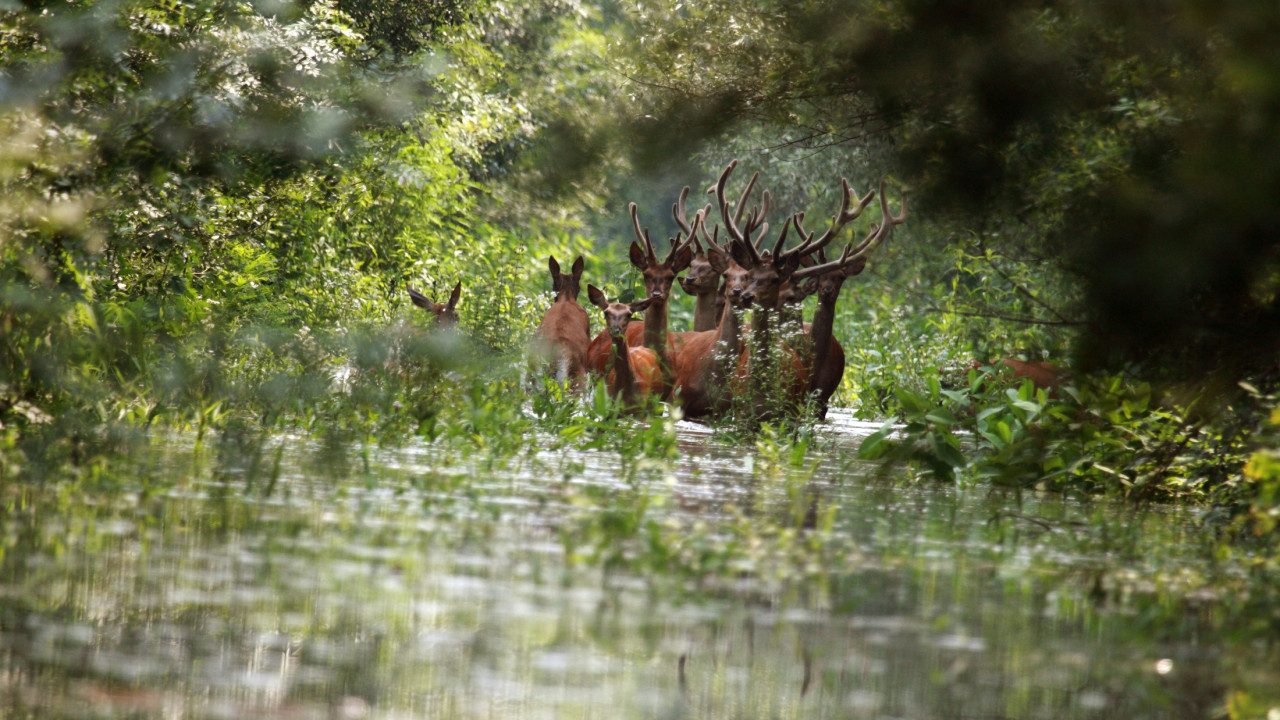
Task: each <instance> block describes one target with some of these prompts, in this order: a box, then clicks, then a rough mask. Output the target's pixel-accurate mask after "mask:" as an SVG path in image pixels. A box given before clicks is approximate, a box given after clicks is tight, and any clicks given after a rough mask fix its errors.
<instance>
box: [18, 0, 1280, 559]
mask: <svg viewBox="0 0 1280 720" xmlns="http://www.w3.org/2000/svg"><path fill="white" fill-rule="evenodd" d="M1278 24H1280V11H1278V10H1276V9H1275V8H1274V7H1273V4H1269V3H1263V2H1260V1H1258V2H1243V3H1240V2H1237V3H1231V4H1225V3H1213V2H1192V1H1191V0H1164V1H1158V0H1157V1H1153V2H1147V3H1141V4H1131V3H1118V2H1117V3H1112V2H1105V1H1104V0H1075V1H1068V2H1049V1H1043V0H1042V1H1036V0H1013V1H1011V2H1003V3H954V2H928V1H926V0H915V1H912V2H875V1H872V0H845V1H833V2H820V3H807V4H799V5H797V4H794V3H789V2H774V1H773V0H759V1H758V2H753V3H749V4H746V5H744V4H742V3H739V2H707V3H698V4H696V5H688V4H685V3H671V2H666V1H665V0H654V1H653V2H641V3H638V4H634V5H630V4H628V5H614V4H609V3H603V4H592V3H589V2H550V1H548V2H529V3H504V2H491V3H483V2H477V3H467V2H459V3H457V4H448V3H443V4H442V3H425V2H423V3H414V2H397V3H373V2H370V3H359V2H350V3H347V2H337V3H332V2H313V3H297V4H289V3H280V4H269V3H263V4H259V5H252V6H251V5H248V4H237V3H226V2H205V1H203V0H196V1H195V2H186V3H148V2H141V1H131V2H122V3H114V4H101V3H94V2H72V3H66V4H56V5H54V4H50V5H38V6H37V5H34V4H33V5H31V6H28V7H24V8H20V9H4V10H0V58H2V62H3V65H2V66H0V99H2V100H3V102H2V103H0V107H3V108H4V109H3V111H0V148H2V149H0V192H2V193H3V197H4V200H3V201H0V233H2V235H0V323H2V324H3V332H4V346H3V348H0V427H2V428H3V429H2V430H0V432H2V433H3V436H2V442H3V447H2V448H0V477H4V478H5V479H6V480H14V479H21V480H24V481H28V482H38V481H41V480H50V479H56V478H63V477H76V476H79V477H83V478H103V477H109V476H110V475H111V473H110V472H109V470H110V468H111V463H112V460H113V458H116V457H119V455H120V454H121V453H125V452H127V451H128V449H129V448H130V447H131V446H132V445H133V444H134V443H141V442H146V441H147V438H148V434H149V433H153V432H156V431H158V430H163V429H168V428H176V429H180V430H186V429H192V430H194V431H195V432H197V433H199V434H200V435H201V436H204V435H205V434H206V433H215V434H217V436H218V437H220V438H222V439H223V440H224V441H226V442H234V443H237V444H238V445H237V447H244V448H248V449H249V450H247V451H246V452H250V453H252V451H253V450H252V449H253V448H255V447H256V448H258V452H261V446H262V443H263V440H264V439H265V438H266V437H268V435H269V434H270V433H272V432H276V431H279V430H281V429H284V428H294V429H300V430H303V431H305V432H308V433H312V434H314V435H317V436H321V437H324V438H326V439H327V440H328V441H330V442H331V443H332V444H333V446H334V447H340V446H342V445H343V444H344V443H348V442H352V441H364V442H373V441H379V440H384V441H385V440H393V439H397V438H403V437H406V436H411V435H419V436H422V437H425V438H428V439H430V440H432V441H441V442H458V443H475V444H494V443H497V444H503V443H510V444H515V445H518V444H519V443H520V442H521V437H522V434H523V432H524V431H525V430H526V429H527V427H528V426H529V425H530V424H536V425H539V426H540V427H544V428H550V429H552V430H554V431H556V432H559V433H561V437H562V438H564V439H565V441H572V440H573V439H574V438H588V439H590V438H593V437H598V433H599V432H600V431H599V430H590V429H584V425H583V422H584V421H583V420H581V418H580V417H577V418H576V419H575V415H574V413H573V412H572V409H573V402H574V401H573V400H571V399H566V398H563V397H561V396H560V395H558V394H556V393H557V392H558V391H556V390H555V389H551V390H549V391H546V392H549V393H551V394H550V395H547V394H540V395H537V396H536V401H535V402H534V405H533V416H532V417H530V416H526V415H525V414H523V413H521V412H520V411H519V408H518V407H511V405H512V404H513V403H514V402H515V401H514V400H513V398H516V397H520V392H522V389H521V385H522V383H523V382H524V380H523V378H522V376H523V375H524V372H525V366H524V364H523V361H522V360H521V357H522V352H523V349H524V346H525V342H526V340H527V338H528V337H529V335H530V334H531V332H532V330H533V328H534V327H536V325H537V323H538V320H539V318H540V316H541V313H542V312H543V310H544V309H545V308H546V306H547V304H548V303H549V298H550V296H549V295H548V293H547V292H546V291H547V289H548V284H547V278H546V272H545V270H544V268H545V257H546V256H547V255H548V254H555V255H556V256H557V257H559V258H560V259H561V261H562V262H563V261H564V260H566V259H571V258H573V257H574V256H576V255H578V254H583V255H585V256H586V258H587V261H588V270H587V279H588V280H589V281H590V282H592V283H593V284H595V285H598V286H600V287H601V288H603V289H604V290H605V291H606V293H607V294H608V296H609V297H611V298H615V297H618V296H619V295H620V294H621V295H622V296H623V297H624V299H630V297H633V296H632V295H630V294H629V293H632V292H634V291H635V290H636V289H637V288H638V285H639V278H638V276H637V275H636V273H634V272H633V271H632V270H631V269H630V268H629V266H628V264H627V263H626V255H625V242H624V239H625V241H629V237H628V234H629V221H628V220H627V218H626V215H625V206H626V203H627V202H628V201H635V202H637V203H639V204H640V206H641V207H642V208H643V210H642V212H643V214H644V217H645V218H646V222H647V223H651V224H653V226H654V233H655V236H658V235H662V234H664V233H665V234H669V235H674V234H675V227H674V225H672V224H669V223H668V221H667V220H666V217H667V213H666V211H665V208H666V207H667V206H669V205H670V203H671V202H672V201H673V200H674V198H675V195H676V193H677V192H678V190H679V188H680V187H681V186H683V185H686V184H687V185H691V186H693V187H695V188H699V189H700V188H702V187H705V185H706V184H707V183H710V182H711V181H713V180H714V175H715V172H716V171H718V169H719V168H721V167H723V166H724V164H725V163H726V162H727V161H728V159H730V158H733V157H741V158H744V163H745V164H748V165H750V166H752V167H755V168H759V169H761V170H762V177H763V178H764V183H765V184H766V186H767V187H769V189H770V190H771V192H772V193H773V194H774V197H775V199H776V202H777V204H778V205H779V206H781V207H785V208H789V209H795V210H798V209H805V210H807V211H808V213H809V216H810V217H827V216H829V215H830V213H831V212H833V211H834V208H835V207H836V206H837V205H838V194H839V188H840V183H839V179H840V177H842V176H845V177H848V178H849V180H850V182H851V184H852V185H853V186H855V187H856V188H864V189H865V188H870V187H873V186H874V184H875V182H876V181H877V180H879V179H881V178H884V177H889V178H890V179H891V180H892V181H893V182H894V183H896V184H897V185H898V186H901V187H905V188H907V189H909V190H910V191H911V192H912V193H913V195H914V199H913V201H912V202H913V215H912V218H911V221H910V222H909V223H908V224H907V225H906V226H904V227H903V228H902V229H901V230H900V231H899V232H898V234H897V235H896V236H895V237H894V239H893V242H892V243H891V244H890V245H889V246H888V247H886V248H883V249H882V250H881V251H880V252H878V253H877V255H876V256H875V258H874V259H873V261H872V264H871V266H870V267H869V269H868V270H867V271H866V272H865V273H864V274H863V275H861V276H859V277H858V278H856V279H855V280H853V281H851V282H850V283H849V284H848V287H847V288H846V290H845V298H844V301H843V303H842V305H841V311H840V315H839V316H838V318H837V322H836V336H837V337H838V338H840V339H841V340H842V342H843V343H844V345H845V347H846V349H847V352H848V355H849V362H848V368H847V370H846V373H845V380H844V384H843V386H842V389H841V391H840V393H838V394H837V402H838V403H839V404H848V405H852V406H853V407H854V408H855V409H856V410H857V412H858V413H860V414H861V415H863V416H865V417H868V418H881V417H892V418H896V419H899V420H901V421H904V422H905V423H906V432H905V433H904V434H902V435H901V436H894V435H891V434H889V433H887V432H885V433H879V434H877V435H875V436H873V437H872V438H870V439H869V440H868V442H867V443H866V444H864V446H863V451H862V454H863V456H864V457H867V458H886V459H889V458H897V459H901V460H904V461H907V462H910V463H912V467H913V468H915V469H916V470H917V472H919V473H920V474H922V475H930V476H934V477H938V478H942V479H947V480H951V479H957V478H958V479H963V480H972V479H974V478H989V479H991V480H994V481H996V482H1002V483H1009V484H1013V485H1016V486H1019V487H1043V488H1050V489H1064V490H1084V491H1099V492H1113V493H1117V494H1123V495H1127V496H1133V497H1137V498H1159V499H1170V498H1176V499H1182V500H1186V501H1189V502H1201V503H1206V504H1208V505H1209V506H1210V507H1212V508H1213V513H1214V517H1216V518H1218V519H1219V520H1220V521H1221V522H1222V523H1223V526H1224V527H1228V528H1230V529H1232V530H1234V531H1237V532H1238V534H1241V535H1252V534H1254V533H1257V534H1263V533H1265V532H1267V531H1269V530H1271V529H1272V526H1273V524H1274V522H1275V516H1276V513H1277V512H1278V511H1280V461H1278V460H1277V455H1276V454H1275V452H1274V451H1272V449H1271V448H1273V447H1275V444H1276V443H1275V441H1276V436H1277V434H1280V431H1277V430H1276V427H1277V422H1278V421H1280V418H1274V419H1273V415H1272V412H1271V408H1272V407H1273V406H1274V405H1275V401H1274V398H1273V396H1272V393H1273V392H1274V386H1275V376H1276V369H1277V355H1278V350H1280V332H1278V331H1277V329H1276V328H1277V324H1276V321H1275V318H1276V312H1277V302H1280V301H1278V300H1277V297H1278V296H1277V293H1276V291H1275V290H1276V288H1275V278H1276V245H1277V239H1278V238H1280V235H1278V234H1277V229H1278V228H1277V224H1278V222H1280V220H1278V218H1277V215H1276V212H1277V210H1276V206H1275V204H1274V200H1273V199H1274V198H1275V197H1276V196H1277V195H1278V193H1277V190H1280V188H1278V187H1277V185H1278V184H1280V173H1277V172H1276V170H1277V167H1280V164H1278V163H1280V156H1277V155H1276V154H1275V152H1274V147H1276V146H1277V142H1276V141H1277V139H1278V138H1277V135H1278V134H1280V133H1278V132H1277V131H1278V130H1280V113H1277V108H1280V85H1277V83H1276V78H1280V71H1278V70H1280V68H1277V67H1276V64H1277V62H1280V56H1277V55H1276V53H1275V48H1276V47H1277V46H1280V45H1278V44H1277V43H1275V42H1274V39H1275V38H1276V37H1277V36H1278V33H1277V32H1276V31H1277V29H1278V28H1277V25H1278ZM641 40H643V41H641ZM873 220H874V218H873ZM863 222H864V224H863V225H862V226H861V227H859V228H858V230H857V231H858V232H862V231H864V230H865V229H866V224H865V223H869V222H870V221H863ZM459 280H460V281H462V283H463V286H464V292H463V299H462V301H461V303H460V306H459V313H460V315H461V323H462V327H463V330H464V333H463V337H465V338H467V340H466V342H465V343H463V344H461V345H457V344H445V345H442V344H441V343H440V341H439V340H438V338H435V337H433V336H431V335H430V334H429V333H427V332H426V331H425V327H426V317H425V315H424V314H422V313H421V312H420V311H416V310H415V309H414V308H412V307H411V306H410V304H409V303H408V301H407V296H406V295H405V291H404V286H405V284H406V282H408V283H410V284H413V285H415V286H417V287H420V288H421V289H423V290H424V291H425V292H426V293H427V294H428V295H434V296H436V299H437V300H442V299H443V296H444V295H446V294H447V292H448V289H449V288H451V287H452V286H453V284H454V283H455V282H456V281H459ZM680 303H682V304H681V305H680V306H678V307H676V308H674V309H673V319H672V324H673V326H676V327H683V326H686V325H687V323H688V320H689V316H690V314H691V304H690V303H689V302H688V301H687V300H681V301H680ZM595 322H596V325H595V326H596V327H598V322H599V321H598V320H596V321H595ZM1002 357H1022V358H1024V359H1051V360H1054V361H1055V362H1058V363H1060V364H1064V365H1068V366H1070V367H1073V368H1075V371H1076V372H1075V373H1074V375H1073V380H1072V382H1071V383H1070V385H1069V386H1068V387H1066V388H1063V389H1061V390H1060V391H1057V392H1054V393H1052V394H1050V393H1047V392H1045V391H1043V390H1039V391H1037V390H1035V389H1034V388H1033V387H1032V386H1031V385H1030V384H1028V383H1022V384H1021V385H1019V384H1018V383H1016V382H1015V383H1012V384H1010V383H1009V382H1008V378H1007V373H1004V374H1002V373H998V372H995V371H991V370H989V369H985V368H984V369H971V368H972V365H971V363H972V361H973V360H974V359H978V360H984V361H985V360H989V359H992V358H1002ZM587 417H598V418H602V417H604V418H608V422H609V423H615V422H620V421H618V420H617V417H616V414H611V412H608V411H606V410H605V409H600V408H597V410H596V411H595V415H590V414H588V415H587ZM602 422H603V421H602ZM609 427H611V428H612V427H614V426H613V425H609ZM570 428H573V429H570ZM803 430H804V429H803V428H801V429H800V431H801V432H802V433H803ZM637 437H638V438H639V439H637V440H636V442H643V438H644V437H645V435H644V434H643V433H640V434H639V435H637ZM664 447H665V446H664ZM663 452H667V450H665V449H664V450H663ZM104 471H105V472H104Z"/></svg>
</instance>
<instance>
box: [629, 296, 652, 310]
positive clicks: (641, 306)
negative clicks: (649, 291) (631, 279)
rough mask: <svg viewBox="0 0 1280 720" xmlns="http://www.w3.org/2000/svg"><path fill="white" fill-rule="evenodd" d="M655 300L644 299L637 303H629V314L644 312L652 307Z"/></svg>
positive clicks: (650, 298)
mask: <svg viewBox="0 0 1280 720" xmlns="http://www.w3.org/2000/svg"><path fill="white" fill-rule="evenodd" d="M655 299H656V298H653V297H647V298H645V299H643V300H637V301H635V302H633V303H631V312H633V313H638V312H643V311H644V310H646V309H647V308H648V307H649V306H650V305H652V304H653V301H654V300H655Z"/></svg>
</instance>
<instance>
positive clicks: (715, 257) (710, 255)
mask: <svg viewBox="0 0 1280 720" xmlns="http://www.w3.org/2000/svg"><path fill="white" fill-rule="evenodd" d="M707 262H709V263H711V269H712V270H715V271H716V272H718V273H723V272H724V271H725V270H728V269H729V256H728V255H726V254H725V252H724V250H721V249H720V247H719V246H718V245H712V246H711V247H708V248H707Z"/></svg>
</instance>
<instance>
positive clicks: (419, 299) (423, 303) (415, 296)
mask: <svg viewBox="0 0 1280 720" xmlns="http://www.w3.org/2000/svg"><path fill="white" fill-rule="evenodd" d="M405 289H407V290H408V291H409V299H410V300H412V301H413V304H414V305H417V306H418V307H420V308H422V309H424V310H430V309H431V305H432V303H431V301H430V300H428V299H427V296H426V295H423V294H422V293H420V292H418V291H417V290H414V289H413V288H411V287H409V286H408V285H405Z"/></svg>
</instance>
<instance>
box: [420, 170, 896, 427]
mask: <svg viewBox="0 0 1280 720" xmlns="http://www.w3.org/2000/svg"><path fill="white" fill-rule="evenodd" d="M737 164H738V162H737V161H736V160H735V161H733V162H731V163H729V165H728V167H726V168H725V169H724V171H723V172H722V173H721V174H720V177H719V179H718V180H717V181H716V183H715V184H714V185H712V186H711V188H710V189H708V190H707V193H708V194H709V195H713V196H714V203H711V204H707V205H706V207H704V208H703V209H701V210H699V211H697V212H696V213H695V214H694V216H693V217H692V218H689V217H688V214H687V212H686V207H685V205H686V201H687V199H688V195H689V188H687V187H686V188H684V190H683V191H682V192H681V193H680V196H679V199H678V200H677V201H676V202H675V203H674V204H673V205H672V208H671V212H672V216H673V218H674V220H675V223H676V225H677V226H678V227H679V232H677V234H676V236H675V237H674V238H672V239H670V245H669V249H668V250H667V251H666V253H665V254H660V253H659V248H657V247H655V244H654V242H653V241H652V240H651V239H650V237H649V231H648V228H644V227H642V226H641V222H640V218H639V213H638V210H637V208H636V205H635V203H632V204H631V205H630V212H631V224H632V227H633V230H634V231H635V235H636V240H635V241H634V242H632V243H631V247H630V260H631V264H632V265H634V266H635V267H636V269H637V270H639V271H640V273H641V275H642V276H643V279H644V289H645V293H644V295H643V296H642V298H641V299H639V300H636V301H633V302H629V303H628V302H619V301H614V302H610V300H609V298H608V297H606V296H605V294H604V292H603V291H601V290H600V289H599V288H597V287H595V286H594V285H588V286H587V299H588V300H589V301H590V303H591V304H592V305H594V306H595V307H596V308H597V309H598V310H599V312H600V313H602V314H603V316H604V330H603V331H602V332H601V333H600V334H599V335H597V336H596V337H595V338H594V339H593V338H592V337H591V336H590V330H589V327H590V323H589V319H588V313H587V311H586V309H585V308H584V307H583V306H582V304H580V302H579V299H578V297H579V293H580V289H581V281H582V271H583V261H582V258H581V257H579V258H577V260H575V261H574V263H573V266H572V268H571V270H570V272H568V273H565V272H562V271H561V268H560V265H559V263H557V262H556V260H555V258H554V257H552V258H550V259H549V269H550V272H551V287H552V290H553V291H554V292H555V293H556V296H555V302H553V303H552V305H551V307H550V309H548V310H547V312H546V315H545V316H544V317H543V319H542V323H541V325H540V326H539V327H538V331H537V333H536V334H535V336H534V340H533V342H532V346H531V351H532V353H533V354H534V355H535V356H536V357H538V358H541V362H543V363H545V364H544V365H543V368H544V369H545V370H546V371H547V372H548V373H549V374H551V375H553V376H554V377H555V378H556V379H557V380H559V381H561V382H566V383H569V384H570V385H572V386H573V387H582V386H584V385H585V384H586V381H587V379H588V378H589V377H590V376H596V377H599V378H601V379H603V380H604V381H605V383H606V387H607V388H608V392H609V394H610V395H612V396H615V397H618V398H621V399H622V400H623V402H625V403H626V404H628V405H638V404H640V403H641V402H642V401H643V400H644V399H645V398H646V397H648V396H656V397H657V398H660V399H661V400H663V401H669V402H672V403H674V404H676V405H678V406H679V407H680V408H681V409H682V412H683V415H684V416H685V417H691V418H707V417H716V416H723V415H725V414H727V413H728V412H729V411H730V410H731V409H734V408H735V407H736V408H740V409H743V410H745V411H746V412H748V413H750V416H751V417H755V418H760V419H763V418H768V417H771V416H775V415H778V414H792V413H796V412H799V411H800V410H801V409H802V408H804V407H806V406H810V403H812V404H811V407H813V408H814V410H815V412H816V413H817V414H818V416H819V417H825V415H826V408H827V403H828V401H829V399H830V398H831V396H832V394H833V393H834V392H835V391H836V388H837V387H838V386H839V384H840V380H841V377H842V376H843V374H844V351H843V349H842V348H841V346H840V343H839V342H837V341H836V339H835V337H833V335H832V326H833V324H834V320H835V309H836V301H837V299H838V298H839V294H840V288H841V285H842V284H843V283H844V281H845V280H846V279H847V278H849V277H852V276H854V275H857V274H858V273H860V272H862V270H863V268H864V267H866V263H867V258H868V256H870V255H871V253H872V252H874V251H875V250H876V248H878V247H880V246H881V245H883V244H884V242H885V240H886V239H887V238H888V237H889V235H890V233H891V232H892V230H893V228H894V227H895V226H897V225H900V224H902V223H903V222H904V221H905V220H906V217H907V210H906V200H905V198H904V199H903V201H902V208H901V211H900V212H899V214H898V215H894V214H892V213H891V212H890V210H889V203H888V199H887V198H886V197H885V193H884V183H883V182H881V183H880V188H879V197H880V222H879V223H878V224H874V225H872V226H871V228H870V231H869V232H868V233H867V235H866V236H865V237H864V238H863V239H862V240H861V241H859V242H852V241H851V242H848V243H847V244H845V246H844V248H843V250H841V251H840V252H838V253H834V252H833V253H828V252H827V251H828V249H829V248H830V246H831V244H832V242H833V241H834V240H835V239H836V238H837V237H838V236H839V235H840V232H841V230H842V229H843V228H844V227H845V226H846V225H847V224H849V223H850V222H851V221H853V220H854V219H855V218H857V217H859V216H860V215H861V214H862V212H863V211H864V210H865V209H866V208H867V206H868V205H869V204H870V203H871V201H872V199H873V198H874V197H875V196H876V192H874V191H871V192H868V193H867V194H866V195H865V196H863V197H858V195H857V194H856V193H855V192H854V191H853V190H851V189H850V188H849V183H848V182H847V181H844V180H842V181H841V182H842V186H843V187H842V192H841V204H840V209H839V211H838V212H837V213H836V214H835V215H834V216H833V217H832V218H831V220H830V222H829V223H828V224H827V226H826V228H825V229H824V230H823V232H822V233H821V234H820V235H816V236H815V234H814V233H811V232H808V231H806V230H805V227H804V213H796V214H793V215H790V216H788V217H785V218H783V219H782V222H781V223H780V224H779V226H778V228H777V232H776V237H774V236H770V234H769V223H768V222H767V221H766V216H767V215H768V213H769V210H770V200H771V198H770V194H769V191H768V190H765V191H763V192H762V193H761V196H760V202H759V204H757V205H752V206H751V207H750V209H749V210H748V206H749V205H751V198H752V193H753V190H754V188H755V185H756V181H757V179H758V178H759V173H756V174H755V175H753V176H752V177H751V179H750V180H749V181H748V182H747V184H746V187H745V189H744V190H743V191H742V193H741V194H740V195H739V197H738V200H737V202H736V203H735V202H731V201H730V200H729V196H728V191H727V185H728V182H729V178H730V175H731V174H732V173H733V171H734V169H735V168H736V167H737ZM713 204H714V206H715V210H716V212H717V215H718V217H719V222H718V223H715V224H714V226H712V227H710V228H709V226H711V225H712V220H711V218H710V215H711V212H712V205H713ZM793 234H794V242H792V243H791V244H790V246H789V247H788V238H789V237H791V236H792V235H793ZM722 236H723V240H722V239H721V238H722ZM682 273H685V275H683V276H681V274H682ZM677 278H678V279H679V281H680V285H681V287H682V288H683V290H684V292H685V293H687V294H690V295H693V296H694V297H695V298H696V304H695V310H694V316H693V329H692V330H689V331H684V332H672V331H670V329H669V327H668V322H667V315H668V314H667V302H668V300H669V298H670V297H671V289H672V287H673V285H674V284H675V282H676V280H677ZM410 294H411V296H412V297H413V301H414V303H415V304H417V305H419V306H421V307H424V308H427V309H429V310H431V311H432V312H434V313H435V314H436V316H437V317H438V318H439V322H448V321H449V320H450V319H451V317H450V314H451V313H452V312H453V307H454V305H456V303H457V289H456V288H455V290H454V294H453V296H452V298H451V300H450V302H449V304H448V305H447V306H446V305H436V304H435V303H432V302H431V301H429V300H427V299H426V298H424V297H422V296H421V295H420V294H419V293H416V292H414V291H412V290H410ZM813 294H817V296H818V300H817V309H816V311H815V312H814V315H813V319H812V322H811V323H804V322H803V321H802V318H801V302H802V301H803V300H804V299H805V298H807V297H808V296H810V295H813ZM747 309H753V310H754V312H753V313H752V316H751V320H750V322H747V321H746V320H744V318H743V314H744V311H746V310H747ZM638 313H643V322H638V321H637V320H636V319H634V318H633V316H635V315H636V314H638ZM453 317H456V316H453Z"/></svg>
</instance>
